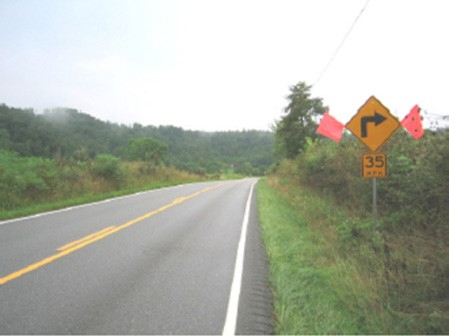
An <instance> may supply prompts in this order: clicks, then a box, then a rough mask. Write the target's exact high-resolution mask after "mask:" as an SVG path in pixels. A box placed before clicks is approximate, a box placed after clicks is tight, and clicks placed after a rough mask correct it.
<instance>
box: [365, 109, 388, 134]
mask: <svg viewBox="0 0 449 336" xmlns="http://www.w3.org/2000/svg"><path fill="white" fill-rule="evenodd" d="M385 120H387V118H386V117H384V116H383V115H382V114H379V113H378V112H376V111H374V115H373V116H369V117H362V119H361V121H360V127H361V129H362V134H361V135H362V138H367V137H368V125H367V124H368V123H370V122H373V123H374V125H375V126H378V125H380V124H381V123H383V122H384V121H385Z"/></svg>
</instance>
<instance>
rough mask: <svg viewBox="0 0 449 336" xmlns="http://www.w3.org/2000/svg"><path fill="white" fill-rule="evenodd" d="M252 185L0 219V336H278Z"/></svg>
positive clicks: (196, 188)
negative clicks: (176, 335)
mask: <svg viewBox="0 0 449 336" xmlns="http://www.w3.org/2000/svg"><path fill="white" fill-rule="evenodd" d="M255 183H256V180H254V179H246V180H241V181H229V182H208V183H196V184H188V185H184V186H178V187H172V188H165V189H160V190H155V191H149V192H143V193H138V194H134V195H130V196H126V197H121V198H116V199H112V200H108V201H103V202H98V203H94V204H89V205H85V206H79V207H73V208H69V209H65V210H63V211H56V212H52V213H46V214H41V215H38V216H33V217H29V218H24V219H19V220H13V221H4V222H0V333H1V334H222V333H223V332H225V333H231V334H232V333H234V332H235V333H237V334H270V333H272V332H273V330H272V317H271V315H272V306H271V304H272V298H271V292H270V289H269V287H268V282H267V275H268V266H267V262H266V256H265V251H264V248H263V244H262V242H261V238H260V232H259V225H258V219H257V202H256V197H255V190H254V192H253V191H252V190H253V186H254V185H255ZM254 188H255V187H254ZM246 230H247V231H246ZM242 233H243V234H244V235H243V236H242ZM242 237H243V238H242ZM239 246H240V252H238V251H239ZM242 247H243V249H242ZM239 253H240V257H243V258H240V261H243V271H242V272H240V271H239V270H238V268H239V267H238V264H239ZM241 274H242V275H241ZM240 279H241V280H242V281H241V283H240ZM231 288H232V290H231ZM230 298H231V299H230ZM236 299H237V300H236ZM236 302H237V306H235V304H236ZM233 315H235V317H233ZM225 325H226V327H225Z"/></svg>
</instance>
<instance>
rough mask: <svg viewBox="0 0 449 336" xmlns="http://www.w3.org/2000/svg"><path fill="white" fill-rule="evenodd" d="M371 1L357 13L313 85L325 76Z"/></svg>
mask: <svg viewBox="0 0 449 336" xmlns="http://www.w3.org/2000/svg"><path fill="white" fill-rule="evenodd" d="M369 2H370V0H366V2H365V4H364V5H363V7H362V9H361V10H360V12H359V14H358V15H357V17H356V18H355V20H354V22H353V23H352V25H351V26H350V27H349V29H348V31H347V32H346V34H345V35H344V37H343V39H342V40H341V42H340V44H339V45H338V47H337V49H335V52H334V54H333V55H332V57H331V58H330V60H329V62H327V64H326V66H325V67H324V69H323V70H322V71H321V73H320V75H319V76H318V78H317V80H316V81H315V83H314V84H313V86H316V85H317V84H318V82H319V81H320V80H321V77H323V75H324V73H325V72H326V71H327V69H328V68H329V66H330V65H331V63H332V62H333V61H334V59H335V58H336V57H337V54H338V52H339V51H340V49H341V48H342V47H343V44H344V43H345V42H346V40H347V38H348V36H349V34H351V32H352V30H353V29H354V27H355V25H356V24H357V21H358V20H359V19H360V17H361V16H362V14H363V12H364V11H365V9H366V7H367V6H368V3H369Z"/></svg>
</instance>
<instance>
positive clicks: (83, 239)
mask: <svg viewBox="0 0 449 336" xmlns="http://www.w3.org/2000/svg"><path fill="white" fill-rule="evenodd" d="M113 228H115V226H110V227H107V228H105V229H103V230H100V231H98V232H95V233H92V234H90V235H88V236H86V237H83V238H81V239H78V240H75V241H73V242H71V243H68V244H66V245H64V246H61V247H59V248H58V249H57V251H64V250H67V249H68V248H70V247H73V246H75V245H78V244H80V243H83V242H85V241H86V240H90V239H92V238H94V237H96V236H99V235H101V234H102V233H105V232H107V231H110V230H112V229H113Z"/></svg>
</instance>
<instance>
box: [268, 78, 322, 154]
mask: <svg viewBox="0 0 449 336" xmlns="http://www.w3.org/2000/svg"><path fill="white" fill-rule="evenodd" d="M310 89H311V86H308V85H307V84H306V83H304V82H299V83H298V84H296V85H295V86H292V87H290V91H291V92H290V95H288V96H287V99H288V100H289V104H288V105H287V107H285V109H284V112H285V113H286V114H285V115H284V116H283V117H282V118H281V120H280V121H279V122H277V123H276V126H275V135H276V141H277V142H278V143H277V146H278V149H279V150H280V151H281V152H282V154H283V155H285V156H286V157H287V158H290V159H291V158H294V157H295V156H296V155H298V153H299V152H300V151H301V150H302V149H303V148H304V146H305V144H306V138H308V137H309V138H312V139H314V138H316V137H317V134H316V132H315V130H316V128H317V126H318V124H317V122H316V121H315V120H316V119H317V117H318V116H320V115H322V114H323V113H324V111H325V108H324V106H323V102H322V99H321V98H311V97H310Z"/></svg>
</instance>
